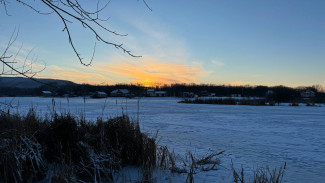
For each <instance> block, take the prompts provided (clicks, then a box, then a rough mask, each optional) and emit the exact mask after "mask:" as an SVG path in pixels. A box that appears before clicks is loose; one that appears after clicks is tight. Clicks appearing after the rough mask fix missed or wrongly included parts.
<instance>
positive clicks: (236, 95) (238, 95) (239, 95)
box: [231, 94, 241, 97]
mask: <svg viewBox="0 0 325 183" xmlns="http://www.w3.org/2000/svg"><path fill="white" fill-rule="evenodd" d="M231 97H241V94H231Z"/></svg>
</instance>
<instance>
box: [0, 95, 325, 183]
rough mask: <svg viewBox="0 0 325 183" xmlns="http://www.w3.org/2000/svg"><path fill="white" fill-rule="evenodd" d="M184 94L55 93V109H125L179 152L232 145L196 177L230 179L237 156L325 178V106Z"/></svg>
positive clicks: (33, 102) (25, 103) (24, 104)
mask: <svg viewBox="0 0 325 183" xmlns="http://www.w3.org/2000/svg"><path fill="white" fill-rule="evenodd" d="M179 100H181V99H178V98H141V99H140V100H138V99H126V98H107V99H85V100H84V99H83V98H70V99H69V100H67V99H66V98H55V110H56V111H57V112H68V111H69V112H70V113H72V114H75V115H77V116H80V114H82V113H84V114H85V117H86V119H88V120H94V119H96V118H97V117H99V116H103V117H104V118H108V117H112V116H117V115H121V114H122V113H124V114H129V115H130V116H131V117H132V118H134V119H137V118H138V117H139V119H140V125H141V128H142V130H143V131H145V132H147V133H155V132H156V131H157V130H158V131H159V136H160V137H161V140H160V141H159V143H160V144H162V145H167V146H168V147H169V149H174V150H175V152H176V153H178V154H184V153H186V152H187V151H191V152H193V153H194V154H198V155H200V154H206V153H208V152H210V151H212V152H217V151H221V150H226V155H225V156H223V157H222V159H221V160H222V166H223V167H220V170H218V171H213V172H208V173H201V174H198V175H195V180H196V182H203V181H204V180H205V182H224V181H226V180H230V179H231V177H232V174H231V172H230V170H229V168H230V164H231V160H232V161H233V162H234V164H235V167H237V168H240V167H242V166H243V167H244V168H245V169H246V170H247V171H249V172H250V171H252V170H254V168H256V167H260V166H265V165H269V166H270V167H271V168H273V167H280V166H282V165H283V164H284V162H287V170H286V173H285V177H284V182H323V181H324V180H325V174H324V172H325V156H324V155H325V107H306V106H303V105H300V106H299V107H290V106H288V105H280V106H239V105H205V104H203V105H199V104H180V103H177V101H179ZM68 101H69V102H68ZM0 102H6V103H11V104H12V106H13V109H12V111H19V112H20V113H23V112H27V111H28V109H29V108H30V107H34V108H35V110H36V111H37V112H38V113H40V114H41V115H44V113H46V112H47V113H48V111H49V110H52V109H53V106H52V98H42V97H24V98H9V97H8V98H6V97H5V98H0ZM138 103H139V105H138ZM138 106H139V107H138ZM138 111H139V113H138Z"/></svg>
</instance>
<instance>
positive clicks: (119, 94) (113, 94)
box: [111, 89, 130, 97]
mask: <svg viewBox="0 0 325 183" xmlns="http://www.w3.org/2000/svg"><path fill="white" fill-rule="evenodd" d="M129 95H130V91H129V90H128V89H117V90H113V91H112V92H111V97H126V96H129Z"/></svg>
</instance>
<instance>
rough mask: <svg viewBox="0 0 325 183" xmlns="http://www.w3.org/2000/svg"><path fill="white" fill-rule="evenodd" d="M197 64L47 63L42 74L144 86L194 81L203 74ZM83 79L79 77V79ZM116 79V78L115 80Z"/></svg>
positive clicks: (57, 77) (73, 79) (90, 81)
mask: <svg viewBox="0 0 325 183" xmlns="http://www.w3.org/2000/svg"><path fill="white" fill-rule="evenodd" d="M206 73H207V72H206V71H204V69H203V67H202V66H201V65H199V64H195V63H194V64H186V63H184V64H179V63H177V64H176V63H166V62H160V61H156V60H154V59H148V58H143V59H139V61H133V62H129V61H125V60H121V61H113V62H98V63H94V65H93V66H91V67H89V68H87V72H82V71H80V70H77V69H66V68H61V67H58V66H48V68H47V71H46V72H44V73H41V74H42V77H51V78H56V79H67V78H68V79H69V80H70V81H73V82H76V83H83V82H86V83H90V84H97V85H102V84H115V83H133V84H139V85H142V86H145V87H152V86H159V85H163V84H172V83H194V82H197V81H198V80H199V78H200V77H201V76H203V75H204V74H206ZM81 78H82V79H81ZM116 78H118V79H116Z"/></svg>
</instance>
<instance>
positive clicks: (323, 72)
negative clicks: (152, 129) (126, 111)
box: [0, 0, 325, 87]
mask: <svg viewBox="0 0 325 183" xmlns="http://www.w3.org/2000/svg"><path fill="white" fill-rule="evenodd" d="M80 2H81V3H82V4H83V5H84V6H85V7H87V8H89V9H92V8H94V7H95V6H96V3H94V1H87V0H81V1H80ZM101 2H102V4H104V2H105V1H101ZM34 4H35V6H36V7H37V8H39V9H41V10H43V11H45V12H46V11H48V9H47V8H46V7H45V6H42V5H41V4H40V3H37V2H36V3H34ZM147 4H148V5H149V7H150V8H152V11H150V10H149V9H148V8H147V7H146V5H145V4H144V3H143V2H142V1H138V0H111V2H110V3H109V5H108V6H107V7H106V8H105V9H104V10H103V11H101V12H100V14H99V15H100V17H102V18H103V19H106V18H109V19H108V20H107V21H105V22H101V23H102V24H103V25H104V26H106V27H108V28H109V29H111V30H114V31H117V32H118V33H121V34H127V36H115V35H112V34H110V33H108V32H105V31H101V30H99V31H98V32H99V33H100V35H102V36H103V38H104V39H106V40H108V41H111V42H114V43H117V44H123V46H124V47H125V48H126V49H127V50H130V51H131V52H132V53H133V54H134V55H139V56H142V57H141V58H134V57H131V56H129V55H127V54H125V53H124V52H123V51H121V50H119V49H116V48H115V47H113V46H111V45H106V44H103V43H101V42H98V41H97V43H96V52H95V57H94V60H93V62H92V65H91V66H89V67H85V66H83V65H82V64H80V62H79V60H78V59H77V57H76V55H75V54H74V52H73V50H72V48H71V46H70V45H69V42H68V37H67V35H66V33H65V32H63V31H62V30H63V24H62V22H61V21H60V19H59V18H58V17H57V16H55V15H54V14H51V15H40V14H37V13H35V12H34V11H33V10H31V9H30V8H28V7H26V6H23V5H21V4H19V3H16V2H15V1H13V0H12V1H10V4H8V5H7V11H8V14H9V15H10V16H8V15H6V13H5V11H4V8H3V5H0V51H1V52H2V51H3V50H4V48H5V47H6V44H7V42H8V41H9V38H10V36H11V34H12V32H13V31H14V30H15V29H16V30H18V28H19V35H18V38H17V40H16V41H15V43H14V45H13V46H12V47H11V49H10V51H11V53H12V54H15V53H16V52H17V50H19V48H20V46H21V45H23V46H22V49H21V52H20V53H19V58H20V60H21V61H23V60H24V58H26V55H27V54H28V53H29V51H30V50H32V52H31V54H30V55H29V57H28V60H30V61H31V60H33V61H34V69H37V68H38V67H39V69H41V68H42V67H43V66H44V65H46V69H45V70H44V71H42V72H40V73H38V74H37V75H36V76H35V77H42V78H56V79H66V80H71V81H74V82H77V83H91V84H115V83H139V84H142V85H145V86H152V85H156V84H171V83H206V84H225V85H228V84H229V85H253V86H254V85H267V86H275V85H286V86H290V87H297V86H311V85H315V84H320V85H322V86H325V10H324V9H325V1H323V0H309V1H305V0H286V1H283V0H272V1H264V0H262V1H261V0H245V1H235V0H227V1H226V0H224V1H221V0H205V1H197V0H177V1H174V0H147ZM69 26H70V27H71V33H72V38H73V40H74V43H75V45H76V48H77V50H78V51H79V53H81V56H82V57H83V58H85V60H84V62H88V61H89V60H90V58H91V57H92V53H93V48H94V45H95V42H96V39H95V37H94V36H93V34H92V33H91V32H90V31H89V30H87V29H84V28H82V25H81V24H79V23H77V22H75V21H74V22H73V23H69Z"/></svg>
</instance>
